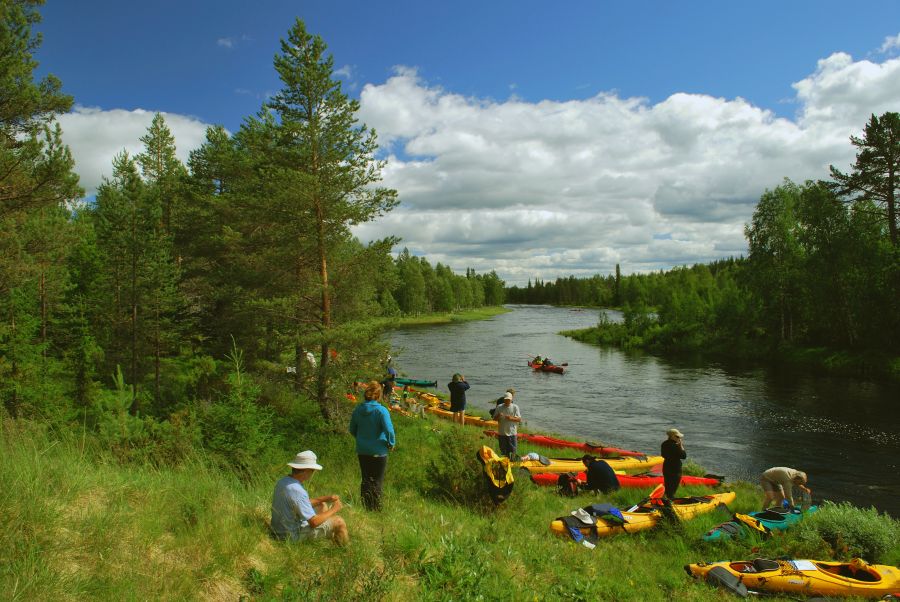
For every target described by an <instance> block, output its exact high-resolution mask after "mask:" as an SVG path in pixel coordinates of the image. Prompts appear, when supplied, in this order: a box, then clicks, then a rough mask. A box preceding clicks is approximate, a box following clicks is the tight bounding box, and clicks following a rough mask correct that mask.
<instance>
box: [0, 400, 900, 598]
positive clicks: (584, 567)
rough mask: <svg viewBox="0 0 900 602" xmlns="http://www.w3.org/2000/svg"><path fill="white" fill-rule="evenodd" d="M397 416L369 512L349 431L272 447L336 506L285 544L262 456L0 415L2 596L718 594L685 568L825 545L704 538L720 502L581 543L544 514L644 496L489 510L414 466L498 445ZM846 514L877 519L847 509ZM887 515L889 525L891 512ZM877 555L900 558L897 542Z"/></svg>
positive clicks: (522, 501)
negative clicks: (129, 452)
mask: <svg viewBox="0 0 900 602" xmlns="http://www.w3.org/2000/svg"><path fill="white" fill-rule="evenodd" d="M394 421H395V426H396V429H397V437H398V445H397V448H396V450H395V451H394V452H393V453H392V454H391V457H390V460H389V463H388V472H387V477H386V482H385V499H384V506H385V509H384V511H383V512H381V513H378V514H374V513H369V512H366V511H364V510H363V509H362V507H361V504H360V503H359V499H358V491H359V469H358V465H357V461H356V456H355V453H354V443H353V440H352V438H351V437H350V436H349V435H342V434H335V433H333V432H332V433H320V434H315V435H310V436H307V437H304V438H303V439H302V440H298V441H294V442H293V447H292V448H291V449H290V450H284V451H285V459H287V458H288V457H289V456H290V455H292V454H293V453H295V452H296V451H298V450H301V449H306V448H310V449H313V450H315V451H316V452H317V453H318V455H319V458H320V462H321V463H322V465H323V466H324V470H323V471H322V472H321V473H319V474H317V475H316V476H315V477H314V478H313V479H312V480H311V481H310V482H309V483H308V489H309V490H310V493H311V495H313V496H316V495H324V494H329V493H337V494H339V495H340V496H341V498H342V500H344V502H345V503H346V504H347V507H346V509H345V510H344V511H342V513H341V515H342V516H343V517H344V518H345V519H346V521H347V523H348V525H349V528H350V532H351V542H350V545H349V546H346V547H336V546H334V545H333V544H332V543H331V542H328V541H314V542H306V543H302V544H284V543H280V542H275V541H273V540H272V539H270V538H269V536H268V534H267V521H268V517H269V503H270V499H271V493H272V488H273V486H274V483H275V481H276V480H277V479H278V478H279V477H280V476H281V475H283V474H285V472H286V468H285V467H284V466H283V465H282V464H281V463H280V462H276V463H274V464H271V465H262V466H259V467H258V471H257V472H256V473H255V475H254V476H253V477H252V478H251V479H250V480H249V481H241V480H239V479H238V478H237V477H236V476H234V475H233V474H231V473H229V472H223V471H221V470H217V469H215V468H213V467H212V463H210V462H207V461H206V460H205V459H204V458H203V456H202V454H198V455H197V456H196V457H193V458H190V459H189V460H188V461H186V462H184V463H183V464H182V465H180V466H178V467H176V468H154V467H150V466H137V465H122V464H119V463H117V462H116V461H113V460H112V459H110V456H109V455H108V454H107V453H106V452H105V451H104V450H102V449H99V448H97V447H95V446H94V445H93V444H92V443H91V438H90V436H85V437H81V435H80V434H79V433H67V434H58V433H52V432H48V431H47V430H46V429H45V428H42V427H41V426H39V425H34V424H32V423H27V422H21V421H13V420H10V419H6V420H4V422H3V423H2V424H3V428H2V441H0V508H2V512H0V588H2V591H3V592H4V596H3V597H4V599H7V600H50V599H52V600H82V599H92V600H93V599H96V600H239V599H244V600H323V601H324V600H359V601H364V600H365V601H370V600H391V601H394V600H400V601H403V600H410V601H412V600H448V601H449V600H510V601H512V600H516V601H518V600H626V601H627V600H641V601H647V600H650V601H652V600H673V599H677V600H686V601H705V600H727V599H730V597H729V596H728V595H727V594H725V593H723V592H719V591H716V590H714V589H713V588H711V587H709V586H706V585H704V584H702V583H698V582H695V581H693V580H692V579H690V578H688V577H687V576H686V575H685V573H684V571H683V569H682V566H683V565H684V564H686V563H690V562H696V561H699V560H709V561H711V560H720V559H723V558H735V559H737V558H746V557H753V556H756V555H764V556H778V555H780V554H784V553H789V552H790V551H792V550H795V549H804V550H810V549H812V550H826V549H827V545H826V544H825V543H822V542H820V543H819V544H818V547H816V546H815V542H816V537H815V532H812V535H810V532H809V530H807V532H806V533H805V535H804V537H803V539H802V540H800V539H792V538H791V535H790V534H789V535H787V536H783V537H777V538H775V539H773V540H771V541H768V542H765V543H764V544H762V547H761V549H760V551H759V552H753V551H751V549H750V547H749V544H744V543H729V544H726V545H724V546H721V545H720V546H714V545H712V544H708V543H704V542H702V541H701V539H700V536H701V535H702V534H703V533H704V532H705V531H706V530H707V529H709V528H710V527H712V526H713V525H715V524H718V523H719V522H722V521H724V520H726V519H727V518H729V516H730V514H729V513H728V512H726V511H724V510H718V511H715V512H713V513H711V514H708V515H706V516H701V517H699V518H697V519H695V520H692V521H688V522H685V523H682V524H679V525H675V526H672V527H668V528H662V529H658V530H656V531H649V532H644V533H641V534H636V535H631V536H619V537H614V538H611V539H608V540H602V541H601V542H600V545H598V546H597V548H596V549H594V550H588V549H586V548H584V547H582V546H579V545H576V544H574V543H573V542H571V541H568V540H566V539H562V538H558V537H555V536H553V535H551V533H550V532H549V529H548V527H549V523H550V521H551V520H552V519H554V518H555V517H558V516H562V515H563V514H566V513H568V512H569V511H570V510H572V509H574V508H576V507H579V506H582V505H586V504H589V503H594V502H596V501H611V502H613V503H615V504H617V505H619V506H620V507H624V506H627V505H629V504H631V503H633V502H636V501H637V500H638V499H639V498H640V497H642V495H644V494H645V493H646V492H642V491H635V490H620V491H619V492H616V493H615V494H613V495H611V496H602V497H597V496H595V495H593V494H588V493H585V494H581V495H580V496H579V497H578V498H575V499H570V498H562V497H559V496H558V495H557V494H556V493H555V491H554V490H553V489H551V488H540V487H537V486H536V485H534V484H532V483H531V482H530V481H529V480H528V478H527V476H525V475H524V474H518V473H517V482H516V485H515V489H514V490H513V493H512V496H511V497H510V499H509V500H507V501H506V502H505V503H504V504H502V505H500V506H498V507H494V506H492V505H490V504H485V503H476V502H475V501H474V500H472V499H469V498H467V497H465V496H462V497H459V498H458V499H456V501H455V502H454V501H447V499H448V498H447V497H446V496H440V495H436V494H435V493H434V489H435V487H434V484H433V483H430V482H429V481H428V479H427V476H426V475H427V474H435V473H440V472H441V471H442V470H443V471H449V472H453V471H457V472H458V471H469V472H470V473H477V471H478V468H477V465H475V464H474V454H475V451H476V450H477V449H478V447H479V446H480V445H482V444H485V443H487V444H491V445H494V446H495V443H496V442H495V441H491V440H489V439H487V438H485V437H483V436H482V435H481V433H480V431H479V430H477V429H475V428H472V427H460V426H457V425H453V424H451V423H449V422H447V421H444V420H441V419H439V418H437V417H434V416H428V417H427V418H425V419H412V418H406V417H403V416H395V419H394ZM448 442H452V444H449V445H448ZM495 447H496V446H495ZM449 448H454V449H458V450H462V451H460V452H459V453H461V454H462V456H461V457H459V458H458V463H453V462H448V457H450V458H452V457H453V455H454V452H452V450H451V451H447V450H448V449H449ZM530 450H535V451H540V452H542V453H545V454H548V453H552V454H554V455H562V454H561V453H560V451H559V450H555V451H551V450H546V449H541V448H539V447H535V446H525V445H523V446H522V449H521V451H522V452H527V451H530ZM571 455H573V456H574V455H577V454H574V453H573V454H571ZM285 461H286V460H285ZM429 467H430V468H429ZM471 478H472V479H473V480H477V479H480V474H471ZM731 488H734V489H736V491H737V492H738V498H737V500H736V502H735V503H734V504H733V505H732V508H731V510H733V511H742V512H747V511H751V510H755V509H756V507H757V505H758V503H759V500H760V492H758V491H757V490H756V488H755V487H754V486H751V485H749V484H746V483H737V484H734V485H730V486H729V489H731ZM472 491H475V489H473V490H472ZM706 491H708V490H705V489H703V488H690V487H688V488H683V490H682V491H681V492H682V493H684V494H691V493H698V494H699V493H704V492H706ZM840 512H841V513H846V512H849V510H847V509H841V510H840ZM853 520H856V521H857V522H859V521H860V520H870V521H874V522H876V523H877V522H881V521H884V520H890V519H885V518H884V517H878V516H876V517H874V518H872V517H869V518H868V519H865V517H864V518H863V519H860V518H859V516H856V515H854V518H853ZM890 524H891V525H893V527H896V521H894V522H891V523H890ZM867 528H868V527H867ZM856 530H857V531H859V532H860V533H863V532H864V531H866V529H865V528H863V526H859V527H858V528H857V529H856ZM895 541H896V540H895ZM891 554H892V555H891ZM889 557H890V559H892V560H893V561H894V562H896V561H897V559H898V558H900V555H898V554H896V545H895V546H894V549H893V551H891V552H890V554H889Z"/></svg>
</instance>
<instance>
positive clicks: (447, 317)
mask: <svg viewBox="0 0 900 602" xmlns="http://www.w3.org/2000/svg"><path fill="white" fill-rule="evenodd" d="M509 311H512V310H510V309H507V308H505V307H503V306H500V305H495V306H490V307H479V308H476V309H469V310H466V311H458V312H447V313H433V314H424V315H421V316H405V317H402V318H379V319H378V322H379V325H380V326H381V327H382V328H398V327H411V326H434V325H436V324H450V323H452V322H471V321H474V320H486V319H488V318H491V317H493V316H498V315H500V314H505V313H507V312H509Z"/></svg>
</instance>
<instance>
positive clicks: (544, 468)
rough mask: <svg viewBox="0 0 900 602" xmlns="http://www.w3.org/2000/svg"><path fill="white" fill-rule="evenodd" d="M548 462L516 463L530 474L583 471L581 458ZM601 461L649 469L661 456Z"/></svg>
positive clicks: (616, 466) (617, 466)
mask: <svg viewBox="0 0 900 602" xmlns="http://www.w3.org/2000/svg"><path fill="white" fill-rule="evenodd" d="M547 460H549V461H550V464H544V463H542V462H541V461H540V460H522V461H521V462H519V463H518V466H520V467H521V468H527V469H528V472H530V473H531V474H540V473H543V472H552V473H556V474H559V473H563V472H575V473H578V472H584V463H583V462H582V461H581V458H547ZM603 461H604V462H606V463H607V464H609V467H610V468H612V469H613V470H633V469H635V468H640V469H641V470H650V468H651V467H652V466H656V465H657V464H662V463H663V457H662V456H646V457H643V458H637V457H631V456H629V457H626V458H603Z"/></svg>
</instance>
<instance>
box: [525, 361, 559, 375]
mask: <svg viewBox="0 0 900 602" xmlns="http://www.w3.org/2000/svg"><path fill="white" fill-rule="evenodd" d="M528 366H529V367H531V368H532V369H533V370H534V371H535V372H555V373H556V374H563V373H564V372H565V371H566V369H565V368H563V367H562V366H557V365H556V364H535V363H534V362H531V361H529V362H528Z"/></svg>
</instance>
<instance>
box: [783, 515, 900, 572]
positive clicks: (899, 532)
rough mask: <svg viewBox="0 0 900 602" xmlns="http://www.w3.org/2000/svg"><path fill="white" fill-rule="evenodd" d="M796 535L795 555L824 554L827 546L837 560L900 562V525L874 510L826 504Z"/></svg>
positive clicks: (799, 526)
mask: <svg viewBox="0 0 900 602" xmlns="http://www.w3.org/2000/svg"><path fill="white" fill-rule="evenodd" d="M794 535H795V536H796V541H797V548H795V552H802V551H807V552H808V553H816V552H820V553H821V551H824V550H825V549H826V548H825V546H823V543H824V544H825V545H827V548H830V551H831V554H832V555H833V556H834V557H835V558H840V559H849V558H854V557H859V558H863V559H865V560H867V561H869V562H874V563H879V564H896V563H897V562H898V561H900V545H898V541H900V521H897V520H895V519H893V518H891V517H890V516H888V515H886V514H879V513H878V511H877V510H875V509H874V508H868V509H863V508H857V507H855V506H852V505H851V504H849V503H847V502H842V503H840V504H833V503H830V502H826V503H825V504H824V505H823V506H822V507H821V508H819V510H818V512H816V513H815V514H813V515H812V516H810V517H809V518H807V519H806V520H804V521H802V522H801V523H800V524H799V525H798V527H797V529H796V530H795V532H794Z"/></svg>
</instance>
